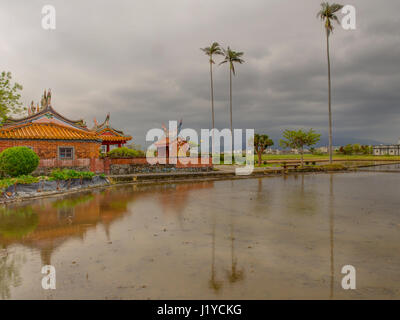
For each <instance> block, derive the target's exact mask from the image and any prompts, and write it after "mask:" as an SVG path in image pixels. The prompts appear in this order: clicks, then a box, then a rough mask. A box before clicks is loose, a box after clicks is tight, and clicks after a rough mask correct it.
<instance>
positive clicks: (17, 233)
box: [0, 206, 39, 239]
mask: <svg viewBox="0 0 400 320" xmlns="http://www.w3.org/2000/svg"><path fill="white" fill-rule="evenodd" d="M38 223H39V217H38V215H37V213H36V212H34V211H33V209H32V208H31V207H30V206H25V207H17V208H12V209H10V208H8V207H2V208H0V236H1V237H4V238H6V239H7V238H11V239H20V238H22V237H24V236H26V235H28V234H29V233H31V232H32V231H34V230H35V229H36V227H37V225H38Z"/></svg>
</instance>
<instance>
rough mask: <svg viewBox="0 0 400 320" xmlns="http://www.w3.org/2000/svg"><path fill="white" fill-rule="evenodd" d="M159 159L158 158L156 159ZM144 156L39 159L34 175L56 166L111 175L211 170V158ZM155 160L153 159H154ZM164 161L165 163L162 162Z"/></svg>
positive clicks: (46, 171) (48, 172)
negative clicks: (185, 161)
mask: <svg viewBox="0 0 400 320" xmlns="http://www.w3.org/2000/svg"><path fill="white" fill-rule="evenodd" d="M158 160H160V159H158ZM149 162H152V161H151V159H150V160H149V161H148V160H147V159H146V158H129V159H115V158H104V159H98V158H82V159H76V160H58V159H41V160H40V161H39V167H38V168H37V169H36V170H35V172H34V175H48V174H50V172H51V171H52V170H54V169H56V168H61V169H64V168H67V169H74V170H79V171H92V172H95V173H105V174H111V175H124V174H135V173H162V172H206V171H211V170H212V159H211V158H210V159H209V161H208V163H207V164H202V163H201V159H197V164H196V163H190V162H189V163H184V162H183V161H180V159H179V158H178V159H176V164H174V163H172V162H175V161H171V160H169V162H170V163H166V162H168V161H159V162H161V163H157V164H150V163H149ZM154 162H155V161H154ZM192 162H193V161H192ZM162 163H165V164H162Z"/></svg>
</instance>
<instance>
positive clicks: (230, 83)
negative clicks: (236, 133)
mask: <svg viewBox="0 0 400 320" xmlns="http://www.w3.org/2000/svg"><path fill="white" fill-rule="evenodd" d="M229 100H230V112H231V134H232V144H233V125H232V68H229Z"/></svg>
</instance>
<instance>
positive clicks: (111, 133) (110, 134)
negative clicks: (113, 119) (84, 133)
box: [91, 113, 132, 142]
mask: <svg viewBox="0 0 400 320" xmlns="http://www.w3.org/2000/svg"><path fill="white" fill-rule="evenodd" d="M93 123H94V126H93V127H92V129H91V130H92V131H93V132H96V134H97V135H98V136H99V138H100V139H102V140H103V141H121V142H122V141H128V140H131V139H132V137H131V136H127V135H125V134H124V132H123V131H121V130H116V129H114V128H113V127H111V125H110V113H107V116H106V119H105V120H104V122H103V123H101V124H99V123H98V122H97V120H96V118H94V119H93Z"/></svg>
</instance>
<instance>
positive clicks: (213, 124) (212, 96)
mask: <svg viewBox="0 0 400 320" xmlns="http://www.w3.org/2000/svg"><path fill="white" fill-rule="evenodd" d="M210 78H211V118H212V128H211V129H214V128H215V123H214V84H213V73H212V57H210ZM211 150H212V151H211V152H212V153H211V156H212V154H213V153H214V130H213V133H212V137H211Z"/></svg>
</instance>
